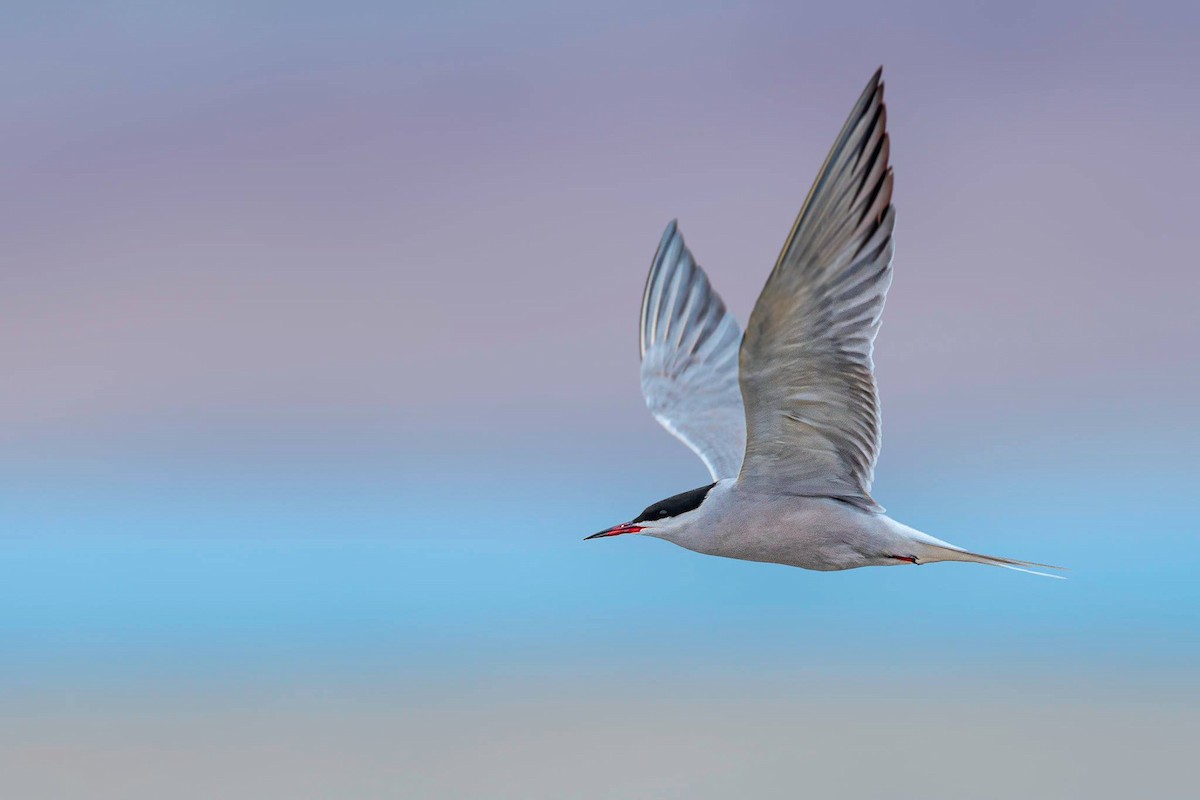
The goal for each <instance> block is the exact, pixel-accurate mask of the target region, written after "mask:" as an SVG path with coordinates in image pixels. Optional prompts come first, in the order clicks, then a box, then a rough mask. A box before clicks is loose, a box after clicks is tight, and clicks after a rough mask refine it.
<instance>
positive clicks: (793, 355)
mask: <svg viewBox="0 0 1200 800" xmlns="http://www.w3.org/2000/svg"><path fill="white" fill-rule="evenodd" d="M886 127H887V113H886V108H885V107H884V103H883V83H882V81H881V80H880V72H876V73H875V75H874V76H873V77H872V78H871V80H870V82H869V83H868V84H867V88H866V89H865V90H864V91H863V93H862V95H861V96H860V97H859V99H858V102H857V103H856V104H855V107H854V110H853V111H852V112H851V114H850V117H849V119H847V121H846V123H845V125H844V126H843V127H842V130H841V133H840V134H839V135H838V138H837V140H836V141H835V143H834V146H833V148H832V149H831V151H830V153H829V156H828V157H827V158H826V160H825V164H824V165H823V166H822V168H821V171H820V173H819V174H818V175H817V179H816V181H815V182H814V184H813V187H812V189H811V190H810V192H809V195H808V198H807V199H806V200H805V203H804V206H803V208H802V209H801V211H800V214H799V215H798V217H797V218H796V223H795V225H794V226H793V227H792V230H791V232H790V234H789V235H788V238H787V240H786V242H785V243H784V246H783V251H782V252H781V253H780V255H779V260H778V261H777V262H776V264H775V268H774V269H773V270H772V271H771V275H770V277H769V278H768V280H767V284H766V286H765V287H764V288H763V290H762V293H761V294H760V295H759V298H758V302H757V303H756V304H755V307H754V312H753V313H752V314H751V315H750V321H749V324H748V325H747V327H746V332H745V335H744V336H743V335H741V334H740V331H739V328H738V324H737V321H736V320H735V319H734V317H733V315H732V314H730V313H729V312H728V311H727V310H726V308H725V304H724V303H723V302H722V301H721V298H720V297H719V296H718V295H717V293H716V292H715V291H714V290H713V288H712V286H711V285H710V284H709V281H708V277H707V276H706V275H705V274H704V271H703V270H702V269H701V268H700V267H699V265H698V264H696V261H695V259H694V258H693V257H692V254H691V253H690V252H689V251H688V249H687V246H686V245H685V244H684V242H683V237H682V236H681V235H680V233H679V230H678V227H677V226H676V224H675V223H674V222H672V223H671V224H670V225H668V226H667V230H666V232H665V233H664V234H663V238H662V242H661V243H660V244H659V248H658V252H657V253H656V254H655V257H654V261H653V262H652V264H651V267H650V275H649V277H648V278H647V280H646V288H645V291H644V293H643V297H642V313H641V340H640V345H641V348H640V349H641V356H642V369H641V381H642V392H643V394H644V395H645V398H646V405H647V406H648V407H649V409H650V411H651V413H652V414H653V415H654V417H655V419H657V420H658V421H659V422H660V423H661V424H662V425H663V427H664V428H666V429H667V430H668V431H670V432H671V433H672V434H673V435H675V436H676V437H678V438H679V439H680V440H681V441H683V442H684V443H685V444H686V445H688V446H689V447H690V448H692V450H694V451H695V452H696V454H697V455H698V456H700V458H701V459H702V460H703V461H704V463H705V465H706V466H707V467H708V469H709V471H710V473H711V474H712V476H713V480H714V483H712V484H710V485H709V486H704V487H701V488H699V489H693V490H691V491H689V492H683V493H681V494H679V495H675V496H674V497H670V498H667V499H666V500H663V501H660V502H659V503H655V504H654V505H651V506H649V507H648V508H647V509H646V510H645V511H643V512H642V514H641V515H640V516H639V517H638V518H637V519H634V520H633V521H631V522H627V523H623V524H621V525H616V526H613V527H612V528H608V529H606V530H603V531H601V532H600V533H597V534H594V535H593V536H590V537H588V538H598V537H605V536H618V535H622V534H632V533H641V534H644V535H649V536H655V537H658V538H661V539H666V540H667V541H670V542H674V543H675V544H678V545H680V546H682V547H686V548H687V549H689V550H694V551H696V552H699V553H705V554H708V555H714V556H724V557H727V558H737V559H742V560H747V561H765V562H771V563H776V564H787V565H790V566H796V567H803V568H805V569H812V570H821V571H830V570H843V569H853V568H855V567H868V566H887V565H896V564H924V563H929V562H934V561H969V562H975V563H981V564H990V565H993V566H999V567H1007V568H1009V569H1023V568H1024V567H1029V566H1048V565H1044V564H1033V563H1031V562H1026V561H1017V560H1014V559H1008V558H1000V557H997V556H985V555H980V554H978V553H971V552H968V551H966V550H963V549H961V548H959V547H956V546H955V545H951V544H949V543H947V542H943V541H941V540H940V539H935V538H934V537H932V536H929V535H927V534H925V533H922V532H921V531H918V530H916V529H914V528H910V527H909V526H907V525H904V524H902V523H900V522H897V521H896V520H893V519H891V518H890V517H888V516H887V515H886V514H884V513H883V508H882V507H881V506H879V504H878V503H876V502H875V500H874V498H872V497H871V494H870V489H871V483H872V480H873V478H874V470H875V461H876V458H877V456H878V452H879V441H880V439H879V431H880V422H879V397H878V394H877V392H876V389H875V375H874V364H873V362H872V350H873V347H874V342H875V334H876V332H877V331H878V329H879V323H880V319H881V317H882V313H883V304H884V299H885V297H886V295H887V290H888V287H889V286H890V285H891V282H892V253H893V243H892V231H893V229H894V227H895V210H894V208H893V207H892V204H891V198H892V170H891V167H890V166H889V165H888V157H889V147H890V145H889V140H888V135H887V130H886ZM1050 568H1051V569H1058V568H1057V567H1050ZM1025 571H1028V570H1025ZM1037 574H1043V573H1037ZM1053 577H1057V576H1053Z"/></svg>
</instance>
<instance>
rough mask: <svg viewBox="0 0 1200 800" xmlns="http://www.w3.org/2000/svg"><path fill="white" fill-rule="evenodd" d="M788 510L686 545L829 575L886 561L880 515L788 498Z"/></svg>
mask: <svg viewBox="0 0 1200 800" xmlns="http://www.w3.org/2000/svg"><path fill="white" fill-rule="evenodd" d="M786 502H787V506H785V507H784V508H767V509H761V510H760V511H759V512H758V513H749V514H742V515H739V516H738V517H733V516H731V517H728V518H726V519H724V520H722V521H721V523H720V524H718V525H715V526H714V527H713V528H712V529H710V531H709V535H707V536H705V537H703V538H702V539H701V540H699V541H695V542H686V543H685V542H681V544H683V545H684V546H685V547H689V548H690V549H693V550H696V551H698V552H701V553H706V554H708V555H714V556H723V557H725V558H737V559H742V560H745V561H763V562H768V563H773V564H786V565H788V566H793V567H802V568H803V569H811V570H819V571H822V572H828V571H832V570H843V569H854V568H855V567H864V566H869V565H872V564H879V563H882V561H881V559H880V557H879V553H880V549H881V546H882V543H881V542H880V537H879V535H878V533H877V532H876V528H877V527H878V526H877V524H876V519H878V517H877V516H876V515H874V514H870V513H868V512H864V511H861V510H859V509H857V508H853V507H851V506H847V505H846V504H844V503H839V502H837V501H835V500H823V499H822V500H816V499H810V498H788V500H787V501H786Z"/></svg>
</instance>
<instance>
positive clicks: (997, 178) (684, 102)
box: [0, 3, 1200, 481]
mask: <svg viewBox="0 0 1200 800" xmlns="http://www.w3.org/2000/svg"><path fill="white" fill-rule="evenodd" d="M403 5H404V4H402V6H403ZM67 8H68V7H67V6H54V5H49V6H48V5H45V4H29V5H27V6H26V7H25V8H24V9H23V10H22V11H21V12H19V13H18V14H17V17H18V19H17V20H10V22H9V25H8V33H7V34H6V36H5V42H4V47H3V48H2V50H0V63H2V66H3V69H2V70H0V72H2V74H3V75H4V78H3V80H4V83H5V92H6V96H8V97H9V98H10V110H9V114H8V118H9V123H8V124H7V125H6V126H5V127H4V129H3V131H2V132H0V144H2V145H3V147H4V151H5V152H6V153H7V154H8V158H6V159H5V172H6V174H5V176H4V179H5V184H6V186H7V191H6V192H5V201H4V202H5V208H4V213H3V215H2V217H0V226H2V228H3V235H4V239H5V242H6V247H5V250H6V256H5V263H4V267H3V270H2V273H0V281H2V286H0V329H2V331H3V335H0V368H2V369H3V371H4V372H5V374H6V375H7V376H8V380H7V381H6V383H7V385H8V389H7V390H6V393H5V394H6V402H5V403H4V404H3V409H2V410H0V429H2V430H3V431H4V432H5V433H4V434H3V437H4V440H5V441H4V444H5V449H6V450H7V451H8V452H9V453H10V454H12V460H13V461H22V460H23V461H25V462H28V461H29V460H31V459H33V460H44V461H45V463H46V464H47V465H55V464H57V465H58V466H59V467H62V468H66V465H69V464H74V465H75V466H76V467H78V466H79V465H80V464H86V463H92V460H93V459H94V460H95V463H100V464H103V465H105V467H104V468H105V469H113V468H114V467H120V466H121V465H123V464H124V465H134V464H139V463H140V464H142V465H143V466H142V467H137V468H138V469H145V468H146V467H145V464H146V463H152V464H157V463H172V464H176V465H179V464H182V465H187V464H192V463H196V464H198V463H200V462H206V463H215V464H216V465H218V466H219V465H221V464H223V463H226V462H229V463H233V462H245V461H247V460H249V461H251V462H261V463H266V464H270V463H276V462H288V463H293V464H294V463H295V462H296V461H297V459H299V460H300V461H301V462H303V461H304V460H305V459H311V460H313V461H314V462H315V461H317V460H320V459H330V458H337V459H342V460H344V462H349V463H352V464H357V463H360V461H362V460H363V459H368V460H379V459H383V460H390V459H395V458H396V457H397V454H403V457H404V458H405V459H407V458H408V457H410V456H411V457H415V459H416V460H417V461H418V462H420V463H423V464H426V465H431V464H437V463H439V462H438V459H440V458H443V457H444V456H445V455H446V454H447V453H457V454H459V455H460V456H461V457H462V458H463V459H466V460H475V461H479V460H488V459H494V460H495V463H503V462H504V460H505V459H507V458H510V457H511V456H512V455H513V453H514V451H516V450H519V451H521V452H522V453H524V454H525V455H524V456H523V457H525V458H527V459H532V460H535V461H536V460H538V459H539V458H543V457H545V456H539V455H538V454H539V453H550V454H552V456H551V457H550V460H551V461H555V462H559V461H561V459H562V458H563V457H564V454H570V455H572V456H573V457H572V458H571V462H572V463H573V464H574V463H586V462H587V459H588V454H589V453H596V457H597V458H599V459H601V460H600V461H599V462H597V463H610V462H611V459H613V458H620V454H632V456H633V457H636V458H638V459H639V460H642V459H651V460H658V458H659V457H660V456H662V457H666V458H672V459H674V458H676V457H679V458H678V460H679V461H680V462H682V460H683V457H684V456H682V455H681V453H680V452H679V451H678V450H677V449H676V448H677V445H675V444H674V443H673V442H671V441H670V440H669V439H668V438H667V437H666V436H665V435H658V433H657V431H656V430H655V429H654V428H653V423H652V422H651V421H650V420H649V418H648V416H647V415H646V414H645V412H644V410H643V409H642V407H641V400H640V397H639V395H638V388H637V378H636V355H635V350H634V341H635V339H634V336H635V330H634V329H635V323H636V315H637V304H638V300H639V293H640V290H641V285H642V281H643V279H644V273H645V270H646V268H647V265H648V263H649V259H650V256H651V255H652V252H653V249H654V246H655V244H656V242H657V240H658V236H659V234H660V231H661V229H662V227H663V226H664V225H665V223H666V222H667V221H668V220H669V219H671V218H672V217H678V218H679V219H680V221H681V225H682V228H683V231H684V233H685V235H686V236H687V237H688V241H689V243H690V244H691V246H692V248H693V250H694V252H695V253H696V254H697V257H698V258H699V260H700V261H701V263H702V264H703V265H704V266H705V267H706V268H707V269H708V271H709V272H710V274H711V275H712V277H713V280H714V282H715V284H716V285H717V287H718V288H719V290H720V291H721V292H722V293H723V294H724V296H725V297H726V298H727V300H728V301H729V303H730V305H731V306H732V308H733V309H734V310H735V311H736V312H737V313H738V314H739V316H740V317H741V318H742V319H745V316H746V315H747V314H748V311H749V308H750V306H751V304H752V303H753V299H754V297H755V295H756V294H757V292H758V289H759V288H760V286H761V284H762V282H763V280H764V279H765V276H766V273H767V271H768V269H769V267H770V264H771V263H772V261H773V259H774V256H775V254H776V251H777V248H778V247H779V245H780V243H781V241H782V238H783V235H784V234H785V233H786V231H787V229H788V227H789V225H790V222H791V219H792V217H793V215H794V214H795V212H796V210H797V208H798V206H799V204H800V202H801V200H802V199H803V197H804V194H805V193H806V191H807V188H808V185H809V183H810V181H811V179H812V177H813V174H814V172H815V170H816V168H817V166H818V165H819V164H820V161H821V159H822V158H823V156H824V153H825V150H826V147H827V146H828V144H829V142H830V140H831V138H832V136H833V134H834V133H835V132H836V130H837V128H838V126H839V125H840V123H841V120H842V118H843V116H844V114H845V113H846V110H847V109H848V108H849V106H850V104H851V103H852V102H853V99H854V97H855V96H856V94H857V93H858V91H859V89H860V88H861V85H862V84H863V82H864V81H865V80H866V78H867V76H868V75H869V74H870V72H871V70H873V69H874V67H875V66H876V65H877V64H879V63H883V64H884V65H885V77H886V80H887V82H888V101H889V119H890V121H891V132H892V137H893V155H894V164H895V169H896V175H897V184H896V185H897V189H896V204H897V208H898V220H899V223H898V224H899V232H898V240H897V241H898V248H897V257H896V282H895V285H894V289H893V291H892V293H891V295H890V297H889V301H888V309H887V313H886V315H885V324H884V327H883V332H882V334H881V336H880V340H879V344H878V349H877V358H876V360H877V363H878V365H879V373H880V383H881V390H882V394H883V399H884V412H885V450H884V465H883V471H881V475H886V474H887V473H886V465H887V462H888V461H889V459H890V458H892V457H894V458H895V459H896V460H897V462H898V463H902V462H901V459H902V458H905V457H908V455H909V454H917V453H921V452H924V451H927V450H928V449H929V448H931V447H932V448H933V449H935V450H937V449H939V448H944V449H945V450H946V451H947V452H953V451H956V450H962V449H971V448H975V447H979V446H981V442H985V441H986V442H991V443H995V442H1002V441H1009V440H1012V439H1013V438H1014V437H1015V438H1020V437H1028V438H1029V439H1030V440H1031V441H1033V440H1036V438H1037V437H1038V436H1041V435H1043V434H1045V433H1047V432H1052V433H1054V434H1055V435H1056V436H1060V437H1064V441H1069V442H1076V443H1078V442H1088V441H1094V440H1095V437H1096V436H1097V434H1098V433H1099V432H1100V431H1104V436H1105V437H1111V439H1112V441H1111V444H1112V445H1114V446H1115V448H1116V450H1115V452H1114V453H1113V454H1114V456H1115V457H1118V458H1121V459H1129V458H1135V459H1137V458H1142V457H1145V458H1146V459H1147V463H1150V462H1151V461H1156V462H1157V461H1161V459H1162V458H1169V457H1170V453H1171V452H1172V450H1173V448H1174V447H1175V446H1177V444H1178V437H1180V436H1182V437H1184V439H1186V440H1188V441H1192V442H1194V441H1196V438H1197V437H1196V428H1195V425H1193V424H1192V423H1190V422H1187V423H1182V424H1181V423H1180V422H1179V420H1180V419H1181V413H1182V412H1185V411H1188V410H1190V408H1191V407H1192V406H1193V405H1194V402H1195V401H1194V397H1195V392H1196V389H1197V388H1198V386H1197V384H1198V383H1200V378H1198V375H1200V370H1197V369H1196V368H1195V349H1196V346H1197V343H1198V342H1200V333H1198V330H1200V327H1198V326H1197V324H1196V320H1195V311H1194V306H1195V302H1196V296H1197V290H1198V289H1200V279H1198V278H1197V269H1196V266H1195V264H1194V260H1195V254H1196V253H1197V252H1198V250H1200V248H1198V246H1197V245H1198V241H1197V239H1198V237H1197V226H1196V225H1195V224H1194V222H1193V221H1192V219H1191V217H1192V215H1193V209H1194V203H1195V198H1194V195H1195V191H1194V187H1195V186H1196V185H1198V184H1200V159H1197V158H1196V157H1195V155H1194V146H1195V142H1196V140H1197V135H1198V133H1200V108H1198V107H1197V105H1196V104H1195V103H1194V102H1193V101H1192V100H1191V99H1190V98H1194V94H1195V87H1194V78H1193V76H1194V74H1195V73H1196V71H1197V68H1200V55H1198V54H1197V49H1196V47H1195V32H1196V25H1195V23H1196V21H1197V19H1196V12H1195V10H1194V9H1192V10H1189V9H1188V8H1186V7H1185V6H1184V5H1182V4H1180V5H1179V6H1178V7H1167V6H1161V5H1154V4H1095V5H1094V4H1088V5H1087V6H1081V5H1059V6H1053V7H1047V4H1043V3H1003V4H1000V3H997V4H992V5H990V6H983V7H972V9H971V10H970V11H966V10H962V9H959V10H955V9H954V8H949V9H947V8H944V7H941V6H939V5H938V4H922V3H918V4H895V3H878V4H867V5H862V4H859V5H856V6H855V7H853V8H851V7H849V6H839V7H838V8H836V9H832V8H828V7H825V8H813V7H803V8H801V7H793V5H792V4H777V5H775V4H757V5H748V6H744V5H732V4H723V3H699V4H697V3H678V4H668V5H657V6H653V7H650V8H645V9H644V8H643V6H642V4H629V3H626V4H617V5H605V6H604V7H593V8H584V9H576V10H564V9H563V8H561V7H560V6H559V4H556V3H518V4H515V5H514V4H504V5H503V6H498V5H497V6H491V5H485V4H477V3H452V4H447V5H445V6H441V7H437V8H432V7H424V8H408V7H393V6H392V5H390V4H365V5H356V4H350V5H348V6H347V7H346V9H345V12H344V14H342V13H339V14H338V15H337V16H336V17H335V16H334V15H331V14H329V13H328V11H327V10H326V9H323V8H321V7H320V6H319V5H316V4H300V5H299V6H289V8H288V9H287V10H286V11H282V10H279V9H278V7H276V8H275V10H271V7H270V6H269V4H257V3H250V4H235V3H230V4H207V5H206V7H205V8H204V9H198V8H184V7H181V6H172V7H170V8H167V7H157V8H156V7H153V6H145V5H143V4H136V3H128V4H118V6H117V10H115V11H114V9H113V8H111V7H110V8H107V9H105V11H104V12H103V13H102V12H100V11H95V12H89V11H87V10H80V9H73V10H70V11H68V10H66V9H67ZM17 23H19V24H17ZM530 454H533V455H530ZM1067 457H1068V456H1063V458H1067ZM1094 457H1095V453H1092V454H1089V455H1088V458H1089V459H1092V458H1094ZM147 459H148V461H147ZM606 459H607V461H606ZM551 468H552V469H557V468H558V466H555V465H552V466H551ZM428 469H429V467H426V468H424V469H423V471H428ZM602 473H603V471H602V470H597V471H596V472H594V473H593V474H590V475H587V476H586V478H587V480H588V481H590V480H594V479H597V478H599V477H601V476H602Z"/></svg>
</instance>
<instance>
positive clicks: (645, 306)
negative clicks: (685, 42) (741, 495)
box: [641, 222, 746, 480]
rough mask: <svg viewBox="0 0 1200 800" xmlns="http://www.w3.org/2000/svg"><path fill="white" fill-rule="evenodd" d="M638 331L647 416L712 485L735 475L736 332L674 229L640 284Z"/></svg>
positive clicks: (738, 456) (738, 437) (738, 453)
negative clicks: (692, 457) (684, 449)
mask: <svg viewBox="0 0 1200 800" xmlns="http://www.w3.org/2000/svg"><path fill="white" fill-rule="evenodd" d="M641 329H642V336H641V352H642V394H644V395H645V397H646V405H647V406H648V407H649V408H650V413H652V414H653V415H654V418H655V419H657V420H658V421H659V423H661V424H662V426H663V427H664V428H666V429H667V430H668V431H670V432H671V433H672V434H674V435H675V436H676V437H678V438H679V440H680V441H682V442H683V443H684V444H686V445H687V446H688V447H690V448H692V450H694V451H695V452H696V455H698V456H700V458H701V459H702V460H703V461H704V464H705V466H707V467H708V471H709V472H710V473H712V476H713V480H720V479H721V478H732V477H734V476H736V475H737V474H738V469H739V467H740V466H741V463H742V454H743V453H744V452H745V447H746V414H745V411H744V410H743V409H742V393H741V389H740V388H739V387H738V342H739V341H740V340H741V331H740V330H739V329H738V324H737V320H735V319H734V318H733V315H732V314H730V313H729V312H728V311H727V310H726V309H725V303H723V302H722V301H721V298H720V296H718V295H717V293H716V292H715V291H713V288H712V286H711V285H710V284H709V282H708V277H707V276H706V275H705V274H704V270H702V269H700V266H699V265H698V264H696V261H695V259H693V258H692V254H691V253H690V252H688V249H687V246H686V245H685V244H684V243H683V236H681V235H680V233H679V228H678V226H677V225H676V224H675V222H672V223H671V224H670V225H668V226H667V230H666V232H665V233H663V238H662V242H661V243H660V244H659V245H658V252H657V253H655V255H654V263H653V264H652V265H651V267H650V275H649V277H648V278H647V279H646V291H645V293H644V294H643V295H642V317H641Z"/></svg>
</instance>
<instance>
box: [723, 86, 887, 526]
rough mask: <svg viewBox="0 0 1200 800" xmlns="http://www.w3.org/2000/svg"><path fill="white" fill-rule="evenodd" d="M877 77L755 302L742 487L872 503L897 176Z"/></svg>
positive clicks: (746, 359) (745, 352) (747, 358)
mask: <svg viewBox="0 0 1200 800" xmlns="http://www.w3.org/2000/svg"><path fill="white" fill-rule="evenodd" d="M886 123H887V114H886V109H885V108H884V104H883V83H882V81H881V80H880V72H876V73H875V75H874V76H873V77H872V78H871V81H870V82H869V83H868V84H867V88H866V89H865V90H864V91H863V93H862V96H861V97H859V99H858V102H857V103H856V104H855V106H854V110H853V111H852V112H851V113H850V118H849V119H847V120H846V124H845V126H843V128H842V131H841V133H840V134H838V137H837V141H836V142H835V143H834V145H833V149H832V150H830V152H829V156H828V157H827V158H826V159H825V164H824V165H823V166H822V167H821V172H820V173H819V174H818V175H817V180H816V182H815V183H814V184H813V187H812V189H811V190H810V191H809V193H808V199H806V200H805V201H804V207H803V208H802V209H801V211H800V214H799V216H798V217H797V218H796V223H795V225H793V226H792V231H791V233H790V234H789V235H788V238H787V242H786V243H785V244H784V246H783V252H781V253H780V255H779V260H778V261H777V262H776V263H775V268H774V270H772V272H771V277H770V278H768V279H767V284H766V286H765V287H764V288H763V291H762V294H761V295H759V298H758V302H757V304H755V306H754V312H753V314H751V315H750V323H749V325H747V327H746V336H745V338H744V340H743V342H742V347H741V355H740V361H741V385H742V396H743V398H744V400H745V403H746V427H747V430H748V442H747V446H746V456H745V459H744V463H743V465H742V471H741V474H740V476H739V480H741V481H743V482H747V483H752V484H754V485H762V486H764V487H766V488H768V489H770V490H773V491H779V492H783V493H788V494H798V495H816V496H825V497H835V498H838V499H841V500H845V501H847V502H851V503H854V504H855V505H858V506H860V507H862V508H865V509H870V510H881V509H880V508H879V506H878V504H876V503H875V501H874V500H873V499H872V498H871V495H870V490H871V481H872V479H873V477H874V471H875V459H876V456H877V454H878V451H879V396H878V394H877V392H876V390H875V375H874V364H873V363H872V361H871V350H872V348H873V347H874V343H875V333H876V332H877V331H878V330H879V320H880V315H881V314H882V313H883V302H884V296H885V295H886V293H887V290H888V286H889V285H890V284H891V281H892V270H891V262H892V250H893V246H892V228H893V227H894V223H895V212H894V210H893V208H892V205H891V201H892V171H891V168H890V167H889V166H888V135H887V131H886Z"/></svg>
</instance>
